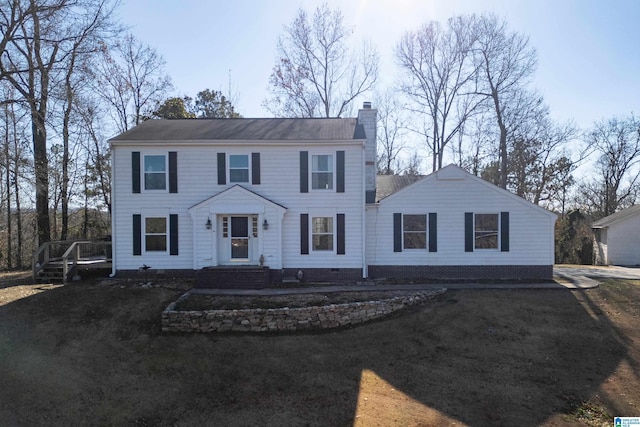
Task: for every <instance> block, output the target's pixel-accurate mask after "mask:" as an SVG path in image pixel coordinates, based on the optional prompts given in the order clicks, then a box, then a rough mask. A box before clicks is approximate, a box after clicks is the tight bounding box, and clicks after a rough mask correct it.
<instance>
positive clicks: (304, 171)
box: [300, 151, 309, 193]
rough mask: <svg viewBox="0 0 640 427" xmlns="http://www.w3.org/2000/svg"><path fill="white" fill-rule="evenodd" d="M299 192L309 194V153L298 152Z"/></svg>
mask: <svg viewBox="0 0 640 427" xmlns="http://www.w3.org/2000/svg"><path fill="white" fill-rule="evenodd" d="M300 192H301V193H308V192H309V152H308V151H301V152H300Z"/></svg>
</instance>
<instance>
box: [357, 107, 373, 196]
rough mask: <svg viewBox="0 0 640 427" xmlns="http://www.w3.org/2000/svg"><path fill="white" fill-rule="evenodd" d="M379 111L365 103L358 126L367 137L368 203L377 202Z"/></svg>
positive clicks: (359, 112) (359, 114) (366, 171)
mask: <svg viewBox="0 0 640 427" xmlns="http://www.w3.org/2000/svg"><path fill="white" fill-rule="evenodd" d="M377 115H378V110H376V109H374V108H371V102H369V101H365V102H364V103H363V104H362V109H360V110H358V125H360V126H362V130H363V131H364V134H365V137H366V144H365V149H364V152H365V154H364V159H365V166H364V168H365V174H364V179H365V191H366V194H365V200H366V202H367V203H375V201H376V175H377V172H378V167H377V165H376V141H377V139H376V127H377V126H376V125H377V123H376V122H377Z"/></svg>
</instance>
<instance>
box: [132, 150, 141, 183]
mask: <svg viewBox="0 0 640 427" xmlns="http://www.w3.org/2000/svg"><path fill="white" fill-rule="evenodd" d="M131 184H132V186H131V188H132V192H133V193H139V192H140V152H139V151H134V152H133V153H131Z"/></svg>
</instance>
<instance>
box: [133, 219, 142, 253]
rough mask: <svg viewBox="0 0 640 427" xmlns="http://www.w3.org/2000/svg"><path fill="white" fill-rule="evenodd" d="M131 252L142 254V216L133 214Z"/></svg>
mask: <svg viewBox="0 0 640 427" xmlns="http://www.w3.org/2000/svg"><path fill="white" fill-rule="evenodd" d="M133 254H134V255H142V217H141V216H140V215H139V214H134V215H133Z"/></svg>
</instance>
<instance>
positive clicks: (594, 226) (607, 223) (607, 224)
mask: <svg viewBox="0 0 640 427" xmlns="http://www.w3.org/2000/svg"><path fill="white" fill-rule="evenodd" d="M634 206H635V205H634ZM627 209H629V208H627ZM623 211H624V210H622V211H619V212H623ZM619 212H616V213H612V214H611V215H609V216H613V215H615V214H617V213H619ZM636 215H640V211H638V212H632V213H629V214H628V215H622V216H620V217H618V218H617V219H614V220H613V221H611V220H607V221H604V220H605V219H607V217H606V216H605V217H604V218H600V219H599V220H597V221H594V223H593V224H591V228H592V229H599V228H609V227H610V226H612V225H613V224H616V223H618V222H620V221H622V220H624V219H628V218H633V217H634V216H636ZM598 223H601V224H598Z"/></svg>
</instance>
